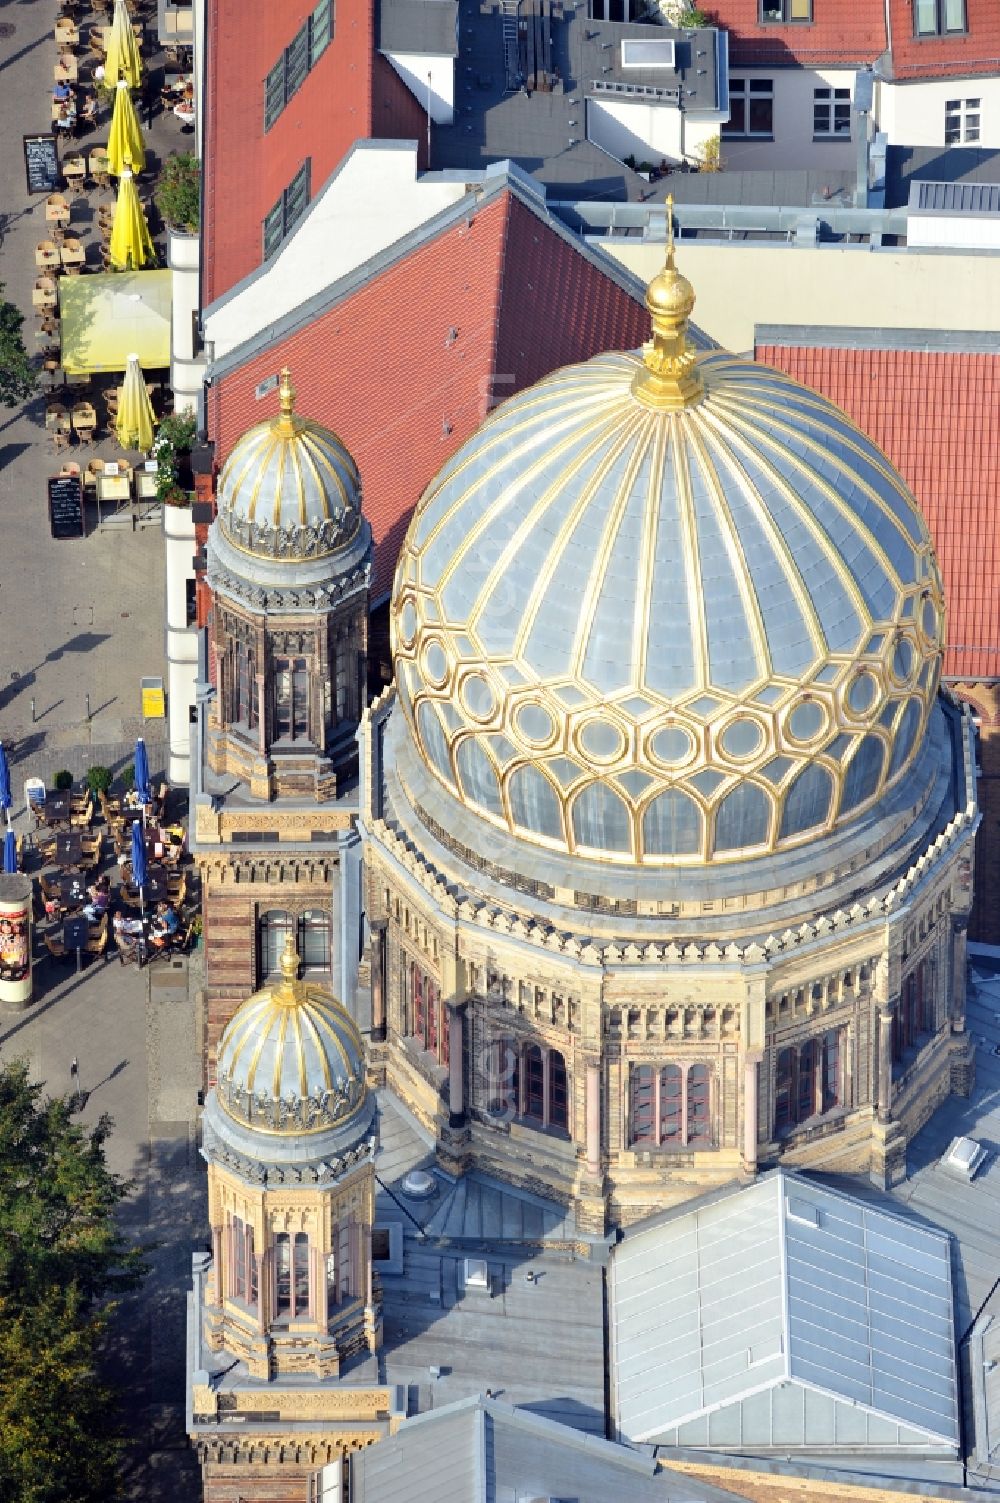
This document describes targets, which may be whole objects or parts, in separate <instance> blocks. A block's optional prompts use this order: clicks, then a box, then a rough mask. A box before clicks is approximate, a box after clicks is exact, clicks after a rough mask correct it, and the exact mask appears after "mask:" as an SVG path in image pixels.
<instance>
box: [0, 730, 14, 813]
mask: <svg viewBox="0 0 1000 1503" xmlns="http://www.w3.org/2000/svg"><path fill="white" fill-rule="evenodd" d="M13 802H14V800H13V799H12V798H11V793H10V763H9V762H8V761H7V753H6V752H5V751H4V749H3V742H2V741H0V809H3V810H4V812H5V813H6V811H7V810H8V809H9V808H10V806H11V804H12V803H13ZM7 818H8V821H9V818H10V816H9V815H8V816H7Z"/></svg>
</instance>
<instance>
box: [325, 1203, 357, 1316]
mask: <svg viewBox="0 0 1000 1503" xmlns="http://www.w3.org/2000/svg"><path fill="white" fill-rule="evenodd" d="M358 1235H359V1228H358V1227H357V1226H356V1224H355V1221H354V1218H353V1216H351V1215H350V1213H349V1212H348V1213H346V1214H344V1215H342V1216H340V1217H336V1216H335V1217H334V1220H333V1223H332V1225H331V1227H330V1247H331V1251H330V1252H329V1253H327V1258H326V1299H327V1304H328V1305H330V1306H332V1305H342V1304H343V1303H344V1301H345V1300H349V1299H353V1298H354V1296H355V1295H356V1294H357V1293H358V1288H357V1285H358V1268H357V1266H356V1259H355V1256H354V1253H355V1246H356V1243H357V1239H358Z"/></svg>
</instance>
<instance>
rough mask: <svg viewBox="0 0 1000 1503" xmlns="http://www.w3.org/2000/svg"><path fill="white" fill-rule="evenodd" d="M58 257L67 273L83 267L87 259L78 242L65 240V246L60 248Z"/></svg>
mask: <svg viewBox="0 0 1000 1503" xmlns="http://www.w3.org/2000/svg"><path fill="white" fill-rule="evenodd" d="M59 255H60V258H61V260H62V264H63V266H64V267H65V268H66V270H67V271H72V270H73V269H74V268H75V267H80V266H83V264H84V263H85V261H86V259H87V252H86V251H85V250H84V248H83V246H82V245H81V244H80V242H79V240H67V241H66V244H65V245H63V246H62V247H61V248H60V251H59Z"/></svg>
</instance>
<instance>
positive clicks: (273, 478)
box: [218, 366, 361, 560]
mask: <svg viewBox="0 0 1000 1503" xmlns="http://www.w3.org/2000/svg"><path fill="white" fill-rule="evenodd" d="M278 403H279V406H278V412H277V415H276V416H274V417H270V418H265V419H264V421H263V422H261V423H255V424H254V426H253V427H252V428H250V429H248V431H247V432H246V433H244V434H243V436H242V438H240V439H239V440H238V441H237V442H236V444H234V446H233V449H232V452H231V453H230V455H229V458H228V459H227V460H226V462H225V464H224V465H223V467H222V473H221V475H220V476H219V497H218V511H219V525H220V527H221V528H222V530H223V532H225V533H226V535H227V537H228V538H229V539H230V541H231V542H233V543H235V544H236V546H237V547H238V548H240V549H241V550H242V551H243V552H244V553H249V554H253V555H254V556H256V557H259V558H269V559H270V558H274V559H282V560H285V559H288V560H295V559H314V558H320V557H322V556H323V555H325V554H333V553H337V552H339V551H340V550H341V549H343V548H344V547H346V545H347V544H348V543H350V542H351V540H352V539H353V538H354V537H355V535H356V534H357V531H358V528H359V527H360V525H361V477H360V475H359V474H358V469H357V465H356V464H355V463H354V460H353V459H352V458H351V455H350V453H349V452H348V449H347V447H346V445H345V444H344V443H342V441H341V440H340V439H339V438H338V437H337V435H336V434H335V433H333V432H332V431H331V430H330V429H329V428H324V427H323V426H322V424H320V423H316V422H313V421H312V420H311V419H309V418H305V417H302V416H300V415H299V414H298V413H296V411H295V389H294V387H293V386H292V380H291V372H290V371H289V369H288V367H287V366H286V367H285V368H284V370H282V372H281V381H280V385H279V388H278Z"/></svg>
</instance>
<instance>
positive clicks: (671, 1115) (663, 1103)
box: [660, 1065, 684, 1147]
mask: <svg viewBox="0 0 1000 1503" xmlns="http://www.w3.org/2000/svg"><path fill="white" fill-rule="evenodd" d="M683 1103H684V1077H683V1073H682V1071H681V1068H680V1065H664V1067H663V1069H662V1070H661V1071H660V1142H661V1143H664V1144H666V1145H667V1146H668V1147H669V1146H670V1145H671V1144H673V1143H682V1142H683V1141H684V1119H683V1116H682V1113H683V1110H684V1104H683Z"/></svg>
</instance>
